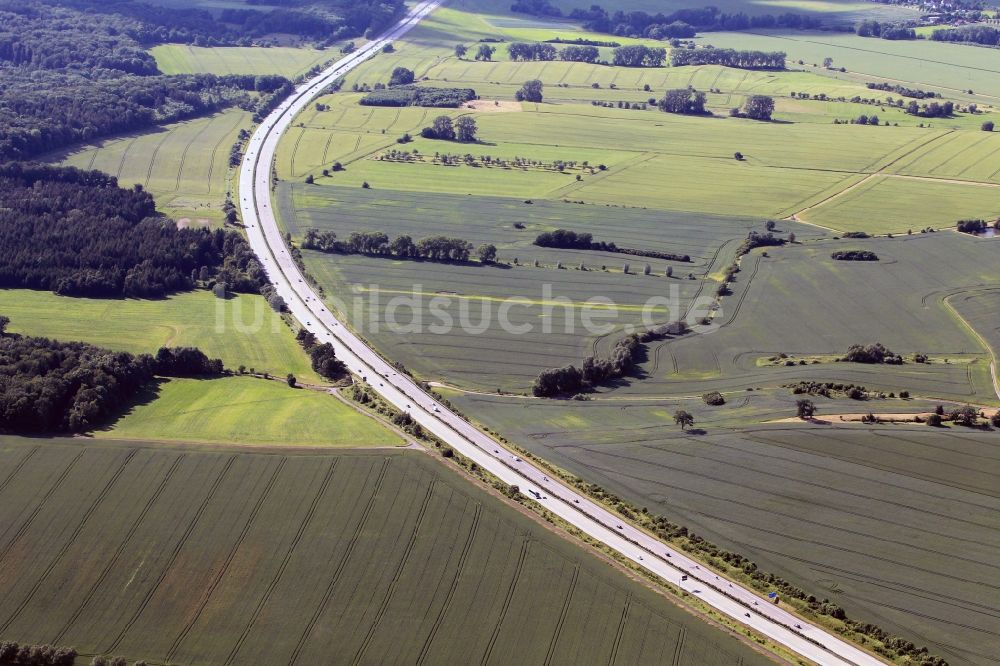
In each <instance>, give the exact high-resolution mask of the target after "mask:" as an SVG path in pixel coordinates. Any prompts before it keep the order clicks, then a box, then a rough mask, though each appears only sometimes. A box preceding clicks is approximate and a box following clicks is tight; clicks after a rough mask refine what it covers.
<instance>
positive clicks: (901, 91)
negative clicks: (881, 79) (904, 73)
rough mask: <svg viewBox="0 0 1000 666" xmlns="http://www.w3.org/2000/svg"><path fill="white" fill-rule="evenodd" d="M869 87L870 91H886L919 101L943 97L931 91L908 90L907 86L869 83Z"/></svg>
mask: <svg viewBox="0 0 1000 666" xmlns="http://www.w3.org/2000/svg"><path fill="white" fill-rule="evenodd" d="M867 86H868V89H869V90H884V91H886V92H894V93H896V94H897V95H902V96H903V97H915V98H917V99H925V98H928V97H930V98H933V97H940V96H941V93H936V92H933V91H931V90H919V89H917V88H907V87H906V86H901V85H899V84H897V83H868V84H867Z"/></svg>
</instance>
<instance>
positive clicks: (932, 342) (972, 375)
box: [623, 231, 1000, 411]
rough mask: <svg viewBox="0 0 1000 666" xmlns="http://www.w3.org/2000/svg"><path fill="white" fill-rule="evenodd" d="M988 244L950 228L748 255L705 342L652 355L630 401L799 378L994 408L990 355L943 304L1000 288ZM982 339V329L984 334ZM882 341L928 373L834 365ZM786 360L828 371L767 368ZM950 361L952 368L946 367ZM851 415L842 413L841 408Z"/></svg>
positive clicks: (685, 342)
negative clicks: (862, 253) (849, 255)
mask: <svg viewBox="0 0 1000 666" xmlns="http://www.w3.org/2000/svg"><path fill="white" fill-rule="evenodd" d="M993 247H994V245H993V243H991V242H988V241H983V240H979V239H975V238H972V237H968V236H960V235H959V234H957V233H954V232H951V231H947V232H938V233H934V234H915V235H913V236H905V237H897V238H893V239H888V238H882V239H877V240H874V241H858V240H851V241H848V240H842V241H836V242H834V241H815V242H806V243H802V244H798V245H796V246H794V247H785V248H782V249H773V248H772V249H771V251H770V252H768V255H769V256H768V257H763V256H762V255H761V253H760V252H759V251H758V252H755V253H753V254H752V255H750V256H748V257H746V258H744V260H743V263H742V268H743V270H742V271H741V272H740V273H739V274H738V275H737V277H736V282H735V284H734V292H735V293H734V294H733V295H732V296H729V297H727V298H725V299H724V300H723V302H722V309H721V313H720V314H719V315H717V317H718V318H717V321H718V323H719V328H718V330H717V331H716V332H714V333H712V334H710V335H703V336H694V337H690V338H685V339H680V340H676V341H666V342H664V343H660V344H658V345H656V346H655V347H654V348H653V349H651V351H650V359H649V361H647V362H646V363H645V364H643V366H642V371H643V372H644V373H645V375H646V378H645V379H644V380H643V381H641V382H637V383H635V384H634V385H633V386H631V387H626V388H624V389H623V392H625V393H636V394H643V393H645V394H651V395H679V394H680V395H683V394H695V395H700V394H702V393H705V392H707V391H709V390H745V389H747V388H751V387H760V386H770V387H776V386H780V385H783V384H790V383H794V382H797V381H800V380H818V381H829V380H837V381H841V382H853V383H857V384H860V385H864V386H867V387H869V388H871V389H880V390H884V391H886V392H890V391H891V392H896V393H898V392H899V391H902V390H908V391H910V392H911V393H913V394H914V395H917V396H928V397H935V398H945V399H950V400H956V401H966V400H967V401H972V402H974V403H977V404H996V403H997V401H998V400H1000V398H998V396H997V395H996V394H995V392H994V391H993V386H992V381H991V379H990V373H989V361H990V356H989V350H988V349H986V348H984V346H983V344H982V342H981V341H980V340H979V339H978V338H977V337H976V336H975V335H973V334H972V333H971V332H970V331H969V330H968V328H967V327H966V326H965V325H964V324H963V323H962V320H961V319H959V317H958V316H956V315H955V313H954V311H953V310H952V309H951V308H950V307H948V306H947V305H946V304H945V302H944V299H945V297H948V296H951V295H953V294H961V293H963V292H967V291H970V292H974V293H978V292H980V291H982V289H983V288H984V287H989V286H993V287H1000V275H998V274H997V272H996V262H995V258H994V254H993ZM835 249H868V250H872V251H874V252H875V253H876V254H877V255H878V256H879V259H880V260H879V261H878V262H870V263H869V262H838V261H834V260H833V259H831V258H830V253H831V252H832V251H833V250H835ZM982 334H983V335H986V334H987V331H982ZM874 342H881V343H882V344H884V345H886V346H887V347H889V348H890V349H892V350H893V351H895V352H897V353H899V354H903V355H912V354H914V353H922V354H928V355H930V356H931V358H932V362H931V363H929V364H919V363H912V362H910V363H906V364H904V365H901V366H877V365H864V364H854V363H850V364H831V361H832V359H833V358H834V357H836V356H838V355H842V354H843V353H844V352H845V351H846V350H847V348H848V347H849V346H850V345H852V344H856V343H858V344H871V343H874ZM780 353H785V354H789V355H792V356H794V357H795V358H808V357H817V356H818V357H820V358H822V359H823V360H824V362H822V363H819V364H811V363H810V364H806V365H795V366H789V367H785V366H770V367H762V366H761V365H760V360H761V359H766V358H768V357H770V356H773V355H776V354H780ZM946 359H947V360H948V362H945V361H946ZM848 411H849V410H848Z"/></svg>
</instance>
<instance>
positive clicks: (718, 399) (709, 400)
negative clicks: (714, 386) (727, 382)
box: [701, 391, 726, 407]
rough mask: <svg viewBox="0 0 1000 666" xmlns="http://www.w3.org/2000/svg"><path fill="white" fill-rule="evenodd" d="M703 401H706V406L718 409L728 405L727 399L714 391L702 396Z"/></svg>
mask: <svg viewBox="0 0 1000 666" xmlns="http://www.w3.org/2000/svg"><path fill="white" fill-rule="evenodd" d="M701 399H702V400H704V401H705V404H706V405H712V406H713V407H718V406H719V405H724V404H726V398H725V397H724V396H723V395H722V394H721V393H719V392H718V391H712V392H711V393H706V394H705V395H703V396H701Z"/></svg>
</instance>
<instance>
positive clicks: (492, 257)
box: [476, 243, 497, 264]
mask: <svg viewBox="0 0 1000 666" xmlns="http://www.w3.org/2000/svg"><path fill="white" fill-rule="evenodd" d="M476 256H477V257H479V261H481V262H483V263H484V264H492V263H493V262H494V261H496V260H497V246H496V245H492V244H490V243H483V244H482V245H480V246H479V247H478V248H476Z"/></svg>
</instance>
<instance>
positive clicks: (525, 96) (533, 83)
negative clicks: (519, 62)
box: [514, 79, 542, 102]
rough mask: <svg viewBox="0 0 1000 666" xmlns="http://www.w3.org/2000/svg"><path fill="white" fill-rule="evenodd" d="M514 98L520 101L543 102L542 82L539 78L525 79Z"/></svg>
mask: <svg viewBox="0 0 1000 666" xmlns="http://www.w3.org/2000/svg"><path fill="white" fill-rule="evenodd" d="M514 99H516V100H517V101H518V102H541V101H542V82H541V81H539V80H538V79H532V80H530V81H525V82H524V85H523V86H521V89H520V90H518V91H517V92H516V93H514Z"/></svg>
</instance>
